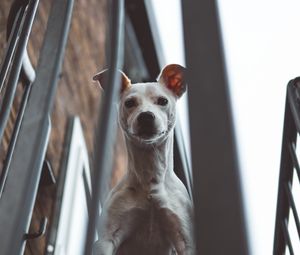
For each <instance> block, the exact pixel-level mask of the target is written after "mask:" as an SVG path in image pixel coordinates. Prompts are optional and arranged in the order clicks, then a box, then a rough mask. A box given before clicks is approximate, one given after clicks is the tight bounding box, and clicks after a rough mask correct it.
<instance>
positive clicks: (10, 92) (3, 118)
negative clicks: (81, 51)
mask: <svg viewBox="0 0 300 255" xmlns="http://www.w3.org/2000/svg"><path fill="white" fill-rule="evenodd" d="M38 3H39V0H31V1H30V2H29V4H28V7H27V10H26V14H25V19H24V24H23V27H22V30H21V33H20V37H19V41H18V45H17V46H16V52H15V56H14V61H13V63H12V66H11V72H10V75H9V78H8V81H7V88H6V91H5V95H4V98H3V101H2V103H1V106H0V140H1V139H2V136H3V133H4V129H5V127H6V123H7V120H8V117H9V113H10V109H11V105H12V103H13V98H14V94H15V91H16V88H17V84H18V79H19V75H20V71H21V67H22V60H23V56H24V51H25V49H26V46H27V42H28V38H29V34H30V31H31V27H32V23H33V20H34V17H35V13H36V10H37V6H38Z"/></svg>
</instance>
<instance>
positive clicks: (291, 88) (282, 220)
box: [273, 78, 300, 255]
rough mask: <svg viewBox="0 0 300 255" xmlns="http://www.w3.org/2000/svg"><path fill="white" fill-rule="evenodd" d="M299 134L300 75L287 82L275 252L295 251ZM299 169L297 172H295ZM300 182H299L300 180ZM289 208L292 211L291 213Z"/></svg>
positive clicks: (299, 179) (299, 234) (299, 225)
mask: <svg viewBox="0 0 300 255" xmlns="http://www.w3.org/2000/svg"><path fill="white" fill-rule="evenodd" d="M297 134H300V78H296V79H294V80H291V81H290V82H289V84H288V86H287V96H286V105H285V117H284V129H283V139H282V149H281V163H280V176H279V186H278V198H277V213H276V223H275V236H274V248H273V254H274V255H281V254H284V253H285V250H286V248H287V249H288V250H289V253H290V254H291V255H293V254H295V252H294V248H293V244H292V242H291V236H290V233H289V228H288V224H289V218H290V217H294V220H295V224H296V229H297V233H298V238H300V221H299V215H298V212H297V208H296V204H295V200H294V196H293V192H292V183H293V178H297V180H298V181H300V167H299V161H298V157H297V154H296V142H297ZM295 172H296V174H295ZM297 184H298V185H299V183H297ZM290 211H291V212H292V214H290Z"/></svg>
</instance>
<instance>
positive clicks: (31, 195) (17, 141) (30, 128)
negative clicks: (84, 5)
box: [0, 0, 73, 255]
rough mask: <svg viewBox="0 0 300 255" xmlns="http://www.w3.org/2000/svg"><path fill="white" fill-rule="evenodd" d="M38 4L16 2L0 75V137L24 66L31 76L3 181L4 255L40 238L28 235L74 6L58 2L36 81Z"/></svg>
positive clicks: (0, 232)
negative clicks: (33, 52) (31, 43)
mask: <svg viewBox="0 0 300 255" xmlns="http://www.w3.org/2000/svg"><path fill="white" fill-rule="evenodd" d="M38 4H39V1H38V0H29V1H25V0H24V1H22V0H16V1H15V2H14V3H13V5H12V8H11V12H10V15H9V25H8V31H10V29H11V33H10V36H9V40H8V46H7V50H6V53H5V57H4V60H3V62H2V65H1V71H0V78H1V79H0V85H1V89H2V88H3V91H4V97H3V100H2V102H1V108H0V138H2V136H3V133H4V130H5V128H6V124H7V120H8V118H9V114H10V111H11V108H12V102H13V100H14V96H15V93H16V88H17V85H18V81H20V80H22V77H21V68H22V67H23V72H22V73H23V74H24V75H25V77H24V78H25V79H24V80H25V88H24V92H23V96H22V102H21V106H20V107H19V112H18V116H17V118H16V122H15V126H14V130H13V134H12V137H11V139H10V145H9V148H8V152H7V155H6V159H5V162H4V168H3V170H2V172H1V179H0V180H1V181H0V185H1V186H0V188H1V189H0V191H1V193H0V194H1V198H0V226H1V228H0V247H1V249H0V254H1V255H2V254H3V255H15V254H21V253H22V252H23V250H24V244H25V240H26V239H29V238H32V237H34V236H36V235H35V234H28V233H27V232H28V228H29V223H30V220H31V215H32V211H33V205H34V202H35V198H36V194H37V187H38V184H39V182H40V175H41V170H42V164H43V161H44V158H45V151H46V147H47V143H48V136H49V130H50V119H49V114H50V112H51V108H52V104H53V99H54V93H55V89H56V85H57V80H58V75H59V71H60V68H61V63H62V59H63V56H64V54H63V52H64V48H65V44H66V39H67V35H68V29H69V26H70V18H71V14H72V6H73V1H72V0H54V1H53V4H52V9H51V12H50V15H49V19H48V24H47V30H46V33H45V35H44V43H43V47H42V49H41V51H40V57H39V61H38V66H37V69H36V77H35V73H34V72H33V69H32V66H31V64H30V61H29V58H28V55H27V51H26V47H27V42H28V38H29V35H30V31H31V27H32V23H33V21H34V17H35V13H36V10H37V7H38ZM10 21H11V22H13V25H11V24H10ZM53 28H54V29H53ZM4 89H5V90H4ZM45 222H47V221H46V220H44V221H43V223H42V224H41V229H40V230H41V233H43V232H44V230H45ZM38 234H39V233H38Z"/></svg>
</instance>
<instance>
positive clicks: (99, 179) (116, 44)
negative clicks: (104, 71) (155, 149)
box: [85, 0, 124, 255]
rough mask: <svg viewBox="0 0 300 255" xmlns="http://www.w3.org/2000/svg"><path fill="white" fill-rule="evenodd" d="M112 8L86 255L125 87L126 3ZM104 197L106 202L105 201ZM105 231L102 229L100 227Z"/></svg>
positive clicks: (104, 190)
mask: <svg viewBox="0 0 300 255" xmlns="http://www.w3.org/2000/svg"><path fill="white" fill-rule="evenodd" d="M109 7H110V22H109V33H110V38H109V39H110V40H109V42H110V45H109V54H108V59H107V61H108V67H109V71H108V78H107V81H106V83H107V85H108V86H105V88H106V90H105V92H106V93H105V97H104V98H103V99H102V100H101V106H100V111H99V114H100V115H99V120H98V130H97V133H96V141H97V143H96V148H95V161H94V177H93V182H92V203H91V205H90V209H91V211H90V218H89V224H88V232H87V238H86V246H85V254H86V255H90V254H92V250H93V244H94V241H95V234H96V226H98V221H99V216H100V215H99V201H100V200H102V199H103V196H105V195H107V191H108V182H107V180H109V178H110V176H111V170H112V163H113V155H112V153H113V147H112V146H113V144H114V141H115V137H116V126H115V123H116V122H115V120H116V118H117V112H116V108H115V107H114V104H115V103H116V102H117V99H118V94H119V91H120V85H121V82H120V81H121V76H120V72H118V70H119V69H122V66H123V54H124V41H123V39H124V37H123V31H124V1H123V0H118V1H112V2H111V3H110V5H109ZM101 198H102V199H101ZM99 231H101V226H100V228H99Z"/></svg>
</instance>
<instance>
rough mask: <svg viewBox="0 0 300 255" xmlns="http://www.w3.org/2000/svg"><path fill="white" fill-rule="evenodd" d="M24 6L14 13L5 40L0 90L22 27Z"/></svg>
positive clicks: (0, 73)
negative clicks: (5, 47)
mask: <svg viewBox="0 0 300 255" xmlns="http://www.w3.org/2000/svg"><path fill="white" fill-rule="evenodd" d="M25 7H26V6H22V7H21V8H20V9H19V11H18V12H17V14H16V17H15V21H14V24H13V28H12V32H11V33H10V36H9V39H8V42H7V49H6V52H5V55H4V58H3V62H2V63H1V67H0V92H1V91H2V89H3V86H4V82H5V78H6V76H7V73H8V70H9V66H10V64H11V61H12V58H13V55H14V53H15V49H16V45H17V42H18V35H19V32H20V30H21V28H22V26H21V24H22V20H23V18H24V11H25Z"/></svg>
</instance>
